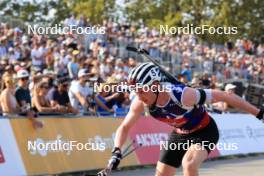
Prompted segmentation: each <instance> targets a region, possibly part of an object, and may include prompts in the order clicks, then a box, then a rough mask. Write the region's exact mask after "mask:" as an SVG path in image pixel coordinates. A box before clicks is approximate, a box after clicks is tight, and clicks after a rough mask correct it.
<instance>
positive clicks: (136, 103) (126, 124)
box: [115, 96, 144, 148]
mask: <svg viewBox="0 0 264 176" xmlns="http://www.w3.org/2000/svg"><path fill="white" fill-rule="evenodd" d="M143 111H144V104H143V102H142V101H140V100H139V99H138V97H137V96H136V97H135V98H134V100H133V101H132V103H131V106H130V109H129V112H128V114H127V115H126V117H125V119H124V120H123V122H122V123H121V125H120V126H119V127H118V129H117V131H116V136H115V147H118V148H121V147H122V145H123V144H124V143H125V141H126V138H127V135H128V132H129V129H130V128H131V127H132V126H133V125H134V124H135V122H136V121H137V120H138V119H139V118H140V116H141V113H142V112H143Z"/></svg>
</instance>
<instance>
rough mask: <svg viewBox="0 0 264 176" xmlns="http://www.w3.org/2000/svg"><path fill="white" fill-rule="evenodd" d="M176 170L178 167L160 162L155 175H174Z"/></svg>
mask: <svg viewBox="0 0 264 176" xmlns="http://www.w3.org/2000/svg"><path fill="white" fill-rule="evenodd" d="M175 172H176V168H174V167H172V166H169V165H167V164H164V163H161V162H158V163H157V167H156V174H155V176H173V175H174V174H175Z"/></svg>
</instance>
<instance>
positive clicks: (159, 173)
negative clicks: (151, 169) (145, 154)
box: [155, 169, 165, 176]
mask: <svg viewBox="0 0 264 176" xmlns="http://www.w3.org/2000/svg"><path fill="white" fill-rule="evenodd" d="M155 176H165V173H164V172H162V171H160V170H159V169H156V174H155Z"/></svg>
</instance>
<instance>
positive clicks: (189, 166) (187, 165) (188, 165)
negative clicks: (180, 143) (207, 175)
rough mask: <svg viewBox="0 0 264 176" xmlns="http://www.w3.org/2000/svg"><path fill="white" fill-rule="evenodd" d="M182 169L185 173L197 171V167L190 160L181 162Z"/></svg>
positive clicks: (192, 160)
mask: <svg viewBox="0 0 264 176" xmlns="http://www.w3.org/2000/svg"><path fill="white" fill-rule="evenodd" d="M182 168H183V170H184V171H185V172H189V173H195V172H197V171H198V168H199V165H198V164H197V163H196V162H195V160H194V159H192V158H191V159H186V160H183V161H182Z"/></svg>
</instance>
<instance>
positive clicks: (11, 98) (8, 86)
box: [0, 74, 43, 128]
mask: <svg viewBox="0 0 264 176" xmlns="http://www.w3.org/2000/svg"><path fill="white" fill-rule="evenodd" d="M3 80H4V84H5V89H4V91H3V92H2V93H1V95H0V103H1V107H2V111H3V115H11V114H20V115H23V116H27V117H28V118H29V119H30V120H31V122H32V125H33V127H35V128H41V127H43V124H42V123H41V122H40V121H38V120H36V119H35V118H34V113H33V112H32V111H31V110H30V109H28V108H25V107H21V106H19V104H18V102H17V100H16V97H15V82H14V79H13V78H12V77H11V76H10V75H9V74H4V75H3Z"/></svg>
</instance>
